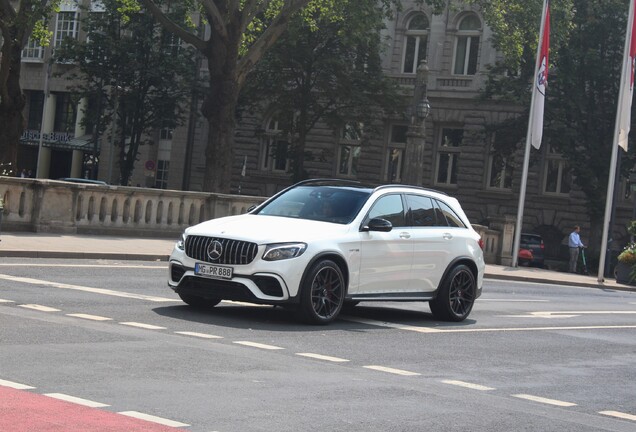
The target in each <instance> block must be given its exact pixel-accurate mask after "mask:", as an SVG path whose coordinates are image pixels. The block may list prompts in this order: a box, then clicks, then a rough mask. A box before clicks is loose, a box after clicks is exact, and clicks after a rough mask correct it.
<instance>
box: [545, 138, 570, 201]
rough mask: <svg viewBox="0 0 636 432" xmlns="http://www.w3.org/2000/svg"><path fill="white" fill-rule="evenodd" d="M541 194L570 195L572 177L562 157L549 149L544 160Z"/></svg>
mask: <svg viewBox="0 0 636 432" xmlns="http://www.w3.org/2000/svg"><path fill="white" fill-rule="evenodd" d="M544 168H545V169H544V176H543V192H544V193H546V194H557V195H567V194H569V193H570V189H571V181H572V178H571V177H572V176H571V174H570V168H569V166H568V164H567V162H566V161H565V160H564V159H563V157H562V155H561V154H559V153H557V152H556V151H555V150H553V149H552V148H551V147H550V148H548V153H547V155H546V159H545V167H544Z"/></svg>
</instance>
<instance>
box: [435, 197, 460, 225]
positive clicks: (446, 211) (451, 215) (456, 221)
mask: <svg viewBox="0 0 636 432" xmlns="http://www.w3.org/2000/svg"><path fill="white" fill-rule="evenodd" d="M435 203H436V204H437V206H438V208H439V209H440V211H441V213H442V214H443V215H444V217H445V218H446V223H447V226H451V227H459V228H466V226H465V225H464V223H463V222H462V220H461V219H460V218H459V216H457V214H456V213H455V212H454V211H453V209H451V208H450V207H449V206H448V204H446V203H444V202H442V201H439V200H435ZM438 221H439V219H438ZM442 225H443V224H442Z"/></svg>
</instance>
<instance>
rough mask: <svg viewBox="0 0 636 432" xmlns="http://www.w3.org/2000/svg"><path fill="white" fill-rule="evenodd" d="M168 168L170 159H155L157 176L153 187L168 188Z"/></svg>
mask: <svg viewBox="0 0 636 432" xmlns="http://www.w3.org/2000/svg"><path fill="white" fill-rule="evenodd" d="M169 168H170V161H167V160H161V159H159V160H158V161H157V176H156V177H155V187H156V188H157V189H167V188H168V170H169Z"/></svg>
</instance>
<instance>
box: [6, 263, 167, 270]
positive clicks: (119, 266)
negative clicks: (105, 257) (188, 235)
mask: <svg viewBox="0 0 636 432" xmlns="http://www.w3.org/2000/svg"><path fill="white" fill-rule="evenodd" d="M0 267H72V268H79V267H90V268H134V269H153V270H154V269H160V270H166V269H167V268H168V266H167V265H163V266H156V265H155V266H149V265H141V264H138V265H133V264H121V265H117V264H31V263H29V264H26V263H13V264H12V263H0Z"/></svg>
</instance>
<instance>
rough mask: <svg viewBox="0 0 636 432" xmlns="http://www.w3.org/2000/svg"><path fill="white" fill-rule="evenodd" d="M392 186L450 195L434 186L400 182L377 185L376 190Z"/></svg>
mask: <svg viewBox="0 0 636 432" xmlns="http://www.w3.org/2000/svg"><path fill="white" fill-rule="evenodd" d="M391 187H404V188H411V189H417V190H423V191H427V192H435V193H438V194H441V195H446V196H448V194H447V193H446V192H444V191H441V190H437V189H432V188H425V187H422V186H414V185H405V184H399V183H392V184H385V185H380V186H377V187H376V188H375V190H380V189H386V188H391Z"/></svg>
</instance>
